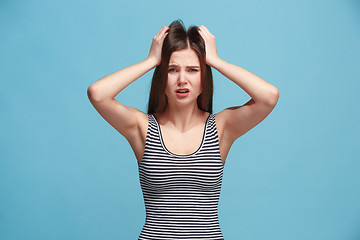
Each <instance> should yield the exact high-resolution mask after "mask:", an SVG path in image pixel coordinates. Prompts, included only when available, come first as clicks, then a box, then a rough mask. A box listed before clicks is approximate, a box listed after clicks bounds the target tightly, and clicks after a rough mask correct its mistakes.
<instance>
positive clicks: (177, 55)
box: [169, 48, 200, 66]
mask: <svg viewBox="0 0 360 240" xmlns="http://www.w3.org/2000/svg"><path fill="white" fill-rule="evenodd" d="M169 65H180V66H189V65H191V66H200V61H199V57H198V56H197V54H196V53H195V51H194V50H192V49H190V48H187V49H183V50H179V51H175V52H173V53H172V54H171V56H170V61H169Z"/></svg>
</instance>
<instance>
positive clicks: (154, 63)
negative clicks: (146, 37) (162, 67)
mask: <svg viewBox="0 0 360 240" xmlns="http://www.w3.org/2000/svg"><path fill="white" fill-rule="evenodd" d="M144 62H146V63H147V64H149V67H150V68H151V69H153V68H154V67H156V66H158V65H159V64H157V61H156V59H153V58H149V57H147V58H146V59H145V60H144Z"/></svg>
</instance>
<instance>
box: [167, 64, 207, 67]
mask: <svg viewBox="0 0 360 240" xmlns="http://www.w3.org/2000/svg"><path fill="white" fill-rule="evenodd" d="M177 66H178V65H176V64H171V65H169V67H177ZM186 67H187V68H200V67H199V66H186Z"/></svg>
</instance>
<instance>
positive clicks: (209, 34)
mask: <svg viewBox="0 0 360 240" xmlns="http://www.w3.org/2000/svg"><path fill="white" fill-rule="evenodd" d="M202 31H204V32H205V34H206V35H207V36H213V35H212V34H211V32H210V31H209V29H207V27H205V26H204V25H202Z"/></svg>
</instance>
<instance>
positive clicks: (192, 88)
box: [165, 48, 202, 104]
mask: <svg viewBox="0 0 360 240" xmlns="http://www.w3.org/2000/svg"><path fill="white" fill-rule="evenodd" d="M201 92H202V86H201V71H200V61H199V58H198V56H197V55H196V53H195V51H194V50H192V49H191V48H188V49H183V50H179V51H175V52H173V53H172V54H171V56H170V61H169V67H168V80H167V84H166V88H165V94H166V96H167V98H168V102H169V103H170V102H173V103H175V104H176V103H191V102H193V101H195V102H196V100H197V97H198V96H199V95H200V94H201Z"/></svg>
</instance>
